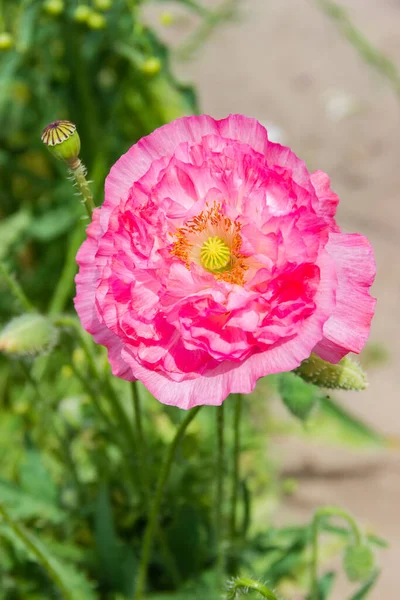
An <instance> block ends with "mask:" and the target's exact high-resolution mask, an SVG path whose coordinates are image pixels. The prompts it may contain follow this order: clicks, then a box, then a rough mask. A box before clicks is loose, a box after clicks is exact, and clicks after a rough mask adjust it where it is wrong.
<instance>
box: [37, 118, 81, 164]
mask: <svg viewBox="0 0 400 600" xmlns="http://www.w3.org/2000/svg"><path fill="white" fill-rule="evenodd" d="M41 140H42V142H43V143H44V144H45V145H46V146H47V147H48V149H49V150H50V152H51V153H52V154H53V156H55V157H56V158H58V159H59V160H64V161H65V162H66V163H68V165H69V166H70V167H71V169H74V168H76V167H77V165H78V163H79V158H78V157H79V152H80V150H81V141H80V138H79V134H78V132H77V130H76V126H75V125H74V124H73V123H71V121H66V120H60V121H54V122H53V123H50V124H49V125H47V127H45V128H44V129H43V132H42V135H41Z"/></svg>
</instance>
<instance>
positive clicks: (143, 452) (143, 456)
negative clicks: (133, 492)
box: [131, 381, 149, 500]
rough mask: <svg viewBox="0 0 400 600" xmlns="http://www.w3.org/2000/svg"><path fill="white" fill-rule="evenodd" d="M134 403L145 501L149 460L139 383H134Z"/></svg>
mask: <svg viewBox="0 0 400 600" xmlns="http://www.w3.org/2000/svg"><path fill="white" fill-rule="evenodd" d="M131 390H132V403H133V416H134V421H135V430H136V431H135V433H136V448H137V451H136V456H137V462H138V471H139V475H140V484H141V487H142V493H143V496H144V499H145V500H147V499H148V495H149V489H148V477H147V474H148V460H147V449H146V441H145V438H144V435H143V419H142V407H141V404H140V398H139V390H138V387H137V381H132V384H131Z"/></svg>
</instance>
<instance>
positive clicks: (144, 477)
mask: <svg viewBox="0 0 400 600" xmlns="http://www.w3.org/2000/svg"><path fill="white" fill-rule="evenodd" d="M137 383H138V382H137V381H132V384H131V389H132V403H133V413H134V419H135V426H136V427H135V428H136V442H137V463H138V472H139V477H140V485H141V488H142V495H143V499H144V502H145V506H146V507H148V506H149V502H150V489H149V477H148V468H149V461H148V454H147V446H146V440H145V437H144V433H143V419H142V416H143V411H142V406H141V402H140V396H139V390H138V386H137ZM155 535H156V536H157V538H158V542H159V544H160V552H161V554H162V557H163V560H164V562H165V565H166V567H167V569H168V571H169V573H170V575H171V578H172V581H173V582H174V585H175V586H176V587H179V586H180V584H181V578H180V574H179V570H178V568H177V566H176V563H175V560H174V557H173V555H172V554H171V551H170V549H169V547H168V543H167V540H166V537H165V535H164V532H163V531H162V529H161V528H160V527H159V526H158V524H157V529H156V533H155Z"/></svg>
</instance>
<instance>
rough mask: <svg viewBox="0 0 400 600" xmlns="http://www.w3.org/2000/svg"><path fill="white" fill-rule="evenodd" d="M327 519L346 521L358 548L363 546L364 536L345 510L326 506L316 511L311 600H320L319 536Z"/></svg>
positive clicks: (312, 528)
mask: <svg viewBox="0 0 400 600" xmlns="http://www.w3.org/2000/svg"><path fill="white" fill-rule="evenodd" d="M326 517H339V518H341V519H343V520H345V521H346V522H347V523H348V525H349V527H350V529H351V531H352V533H353V537H354V542H355V545H356V546H359V545H361V544H362V541H363V534H362V531H361V529H360V527H359V526H358V524H357V523H356V521H355V519H354V518H353V517H352V516H351V515H349V513H348V512H346V511H345V510H343V509H341V508H339V507H337V506H326V507H323V508H319V509H317V510H316V512H315V514H314V518H313V521H312V524H311V545H312V557H311V563H310V600H318V598H319V593H318V534H319V530H320V526H321V522H322V521H323V519H325V518H326Z"/></svg>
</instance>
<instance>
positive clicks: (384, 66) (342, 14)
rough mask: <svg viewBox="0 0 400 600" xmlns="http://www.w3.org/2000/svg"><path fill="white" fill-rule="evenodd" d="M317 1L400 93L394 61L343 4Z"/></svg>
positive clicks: (370, 63)
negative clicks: (356, 22)
mask: <svg viewBox="0 0 400 600" xmlns="http://www.w3.org/2000/svg"><path fill="white" fill-rule="evenodd" d="M315 2H316V4H317V5H318V6H320V8H321V9H322V10H323V11H324V12H325V14H327V15H328V17H330V18H331V19H332V20H333V21H336V24H337V26H338V28H339V29H340V31H341V33H342V34H343V36H344V37H345V38H346V39H347V40H348V41H349V42H350V43H351V45H352V46H353V47H354V48H355V49H356V50H357V52H358V54H359V55H360V56H361V58H362V59H363V60H364V61H365V62H366V63H368V64H369V65H370V66H372V67H373V68H374V69H376V70H377V71H378V72H379V73H380V74H381V75H382V76H383V77H384V78H386V80H387V81H388V82H389V84H390V85H391V86H392V87H393V89H394V91H395V92H396V93H397V94H398V95H400V73H399V71H398V69H397V67H396V65H395V64H394V63H393V61H392V60H390V58H388V57H387V56H386V55H385V54H384V53H383V52H381V51H380V50H379V49H378V48H375V46H373V45H372V44H371V42H370V41H369V39H368V38H367V37H366V36H365V35H364V34H363V33H362V31H360V30H359V29H358V28H357V27H356V26H355V25H354V24H353V23H352V21H351V19H350V18H349V16H348V14H347V11H346V10H345V9H344V8H343V7H342V6H340V5H339V4H337V3H336V2H333V1H332V0H315Z"/></svg>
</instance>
